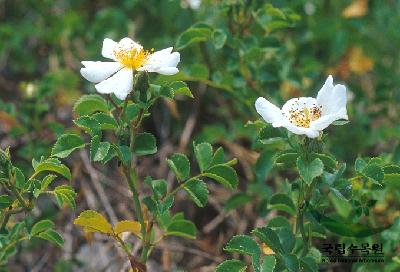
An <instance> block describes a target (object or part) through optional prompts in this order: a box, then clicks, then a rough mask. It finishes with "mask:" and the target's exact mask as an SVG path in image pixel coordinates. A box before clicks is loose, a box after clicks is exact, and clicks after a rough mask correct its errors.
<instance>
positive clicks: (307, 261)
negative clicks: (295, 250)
mask: <svg viewBox="0 0 400 272" xmlns="http://www.w3.org/2000/svg"><path fill="white" fill-rule="evenodd" d="M300 266H301V267H302V268H303V269H304V271H310V272H318V264H317V263H316V262H315V260H314V259H313V258H312V257H308V256H307V257H302V258H301V259H300Z"/></svg>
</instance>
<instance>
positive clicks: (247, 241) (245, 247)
mask: <svg viewBox="0 0 400 272" xmlns="http://www.w3.org/2000/svg"><path fill="white" fill-rule="evenodd" d="M224 250H225V251H228V252H238V253H242V254H246V255H250V256H251V258H252V263H253V269H254V271H259V270H260V255H261V250H260V247H259V246H258V244H257V243H256V241H254V239H253V238H251V237H250V236H248V235H236V236H234V237H232V239H231V240H230V241H229V242H228V244H227V245H226V247H225V248H224Z"/></svg>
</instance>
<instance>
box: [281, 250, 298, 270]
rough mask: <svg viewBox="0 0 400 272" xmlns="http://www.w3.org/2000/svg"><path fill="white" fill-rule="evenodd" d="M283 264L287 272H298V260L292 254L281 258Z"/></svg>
mask: <svg viewBox="0 0 400 272" xmlns="http://www.w3.org/2000/svg"><path fill="white" fill-rule="evenodd" d="M282 259H283V262H284V263H285V266H286V268H287V270H288V272H298V271H299V260H298V259H297V256H296V255H294V254H285V255H283V256H282Z"/></svg>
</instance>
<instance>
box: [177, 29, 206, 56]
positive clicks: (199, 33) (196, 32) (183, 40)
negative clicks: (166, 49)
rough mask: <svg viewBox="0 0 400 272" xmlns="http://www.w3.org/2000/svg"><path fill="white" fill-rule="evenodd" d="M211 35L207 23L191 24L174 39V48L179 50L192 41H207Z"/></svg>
mask: <svg viewBox="0 0 400 272" xmlns="http://www.w3.org/2000/svg"><path fill="white" fill-rule="evenodd" d="M210 37H211V28H210V27H209V26H207V25H204V24H203V25H201V26H197V27H196V26H192V27H190V28H189V29H187V30H186V31H184V32H183V33H182V34H181V35H179V37H178V39H177V41H176V45H175V47H176V49H177V50H181V49H183V48H185V47H187V46H189V45H191V44H193V43H198V42H205V41H208V40H209V39H210Z"/></svg>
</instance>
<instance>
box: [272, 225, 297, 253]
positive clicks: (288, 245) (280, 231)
mask: <svg viewBox="0 0 400 272" xmlns="http://www.w3.org/2000/svg"><path fill="white" fill-rule="evenodd" d="M274 231H275V233H276V234H277V235H278V237H279V241H281V245H282V248H283V250H284V251H285V252H286V253H291V252H292V250H293V248H294V245H295V243H296V238H295V236H294V234H293V233H292V230H291V229H288V228H276V229H275V230H274Z"/></svg>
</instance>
